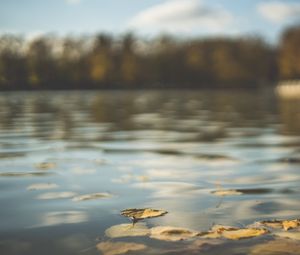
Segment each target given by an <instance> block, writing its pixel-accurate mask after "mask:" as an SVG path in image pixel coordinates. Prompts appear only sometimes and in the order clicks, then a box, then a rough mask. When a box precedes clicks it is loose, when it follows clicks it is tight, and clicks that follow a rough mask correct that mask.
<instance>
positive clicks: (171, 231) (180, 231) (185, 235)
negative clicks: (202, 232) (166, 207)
mask: <svg viewBox="0 0 300 255" xmlns="http://www.w3.org/2000/svg"><path fill="white" fill-rule="evenodd" d="M198 233H199V232H196V231H194V230H190V229H186V228H177V227H164V226H159V227H153V228H151V235H150V237H151V238H154V239H159V240H164V241H180V240H185V239H189V238H193V237H196V236H197V235H198Z"/></svg>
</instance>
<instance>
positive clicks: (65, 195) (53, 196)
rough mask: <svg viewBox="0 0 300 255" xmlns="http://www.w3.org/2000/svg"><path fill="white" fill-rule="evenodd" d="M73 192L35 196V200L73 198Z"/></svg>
mask: <svg viewBox="0 0 300 255" xmlns="http://www.w3.org/2000/svg"><path fill="white" fill-rule="evenodd" d="M75 195H76V193H74V192H48V193H44V194H41V195H39V196H37V199H62V198H70V197H74V196H75Z"/></svg>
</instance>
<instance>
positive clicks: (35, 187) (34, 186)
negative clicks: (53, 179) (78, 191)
mask: <svg viewBox="0 0 300 255" xmlns="http://www.w3.org/2000/svg"><path fill="white" fill-rule="evenodd" d="M56 188H58V185H57V184H55V183H35V184H32V185H29V186H28V187H27V190H47V189H56Z"/></svg>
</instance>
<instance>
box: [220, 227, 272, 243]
mask: <svg viewBox="0 0 300 255" xmlns="http://www.w3.org/2000/svg"><path fill="white" fill-rule="evenodd" d="M267 233H268V231H267V230H265V229H259V228H241V229H236V230H224V231H223V232H222V237H225V238H227V239H231V240H238V239H245V238H252V237H256V236H261V235H264V234H267Z"/></svg>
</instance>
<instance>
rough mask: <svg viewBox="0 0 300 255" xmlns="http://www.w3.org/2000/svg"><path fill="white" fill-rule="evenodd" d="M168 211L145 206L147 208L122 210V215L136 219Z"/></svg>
mask: <svg viewBox="0 0 300 255" xmlns="http://www.w3.org/2000/svg"><path fill="white" fill-rule="evenodd" d="M167 213H168V212H167V211H163V210H157V209H151V208H145V209H125V210H123V211H121V215H123V216H125V217H128V218H130V219H132V220H134V221H137V220H142V219H147V218H154V217H159V216H163V215H165V214H167Z"/></svg>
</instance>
